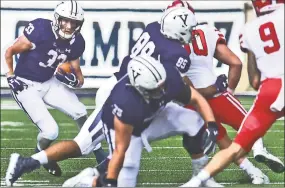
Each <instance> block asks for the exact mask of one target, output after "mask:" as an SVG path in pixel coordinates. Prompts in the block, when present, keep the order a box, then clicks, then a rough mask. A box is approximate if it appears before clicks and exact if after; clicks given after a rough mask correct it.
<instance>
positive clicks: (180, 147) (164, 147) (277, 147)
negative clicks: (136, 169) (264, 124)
mask: <svg viewBox="0 0 285 188" xmlns="http://www.w3.org/2000/svg"><path fill="white" fill-rule="evenodd" d="M102 148H103V149H108V147H102ZM151 148H152V149H184V147H182V146H152V147H151ZM266 148H269V149H284V147H280V146H271V147H270V146H269V147H266ZM27 149H28V150H29V149H32V150H34V149H35V148H13V147H12V148H6V147H2V148H1V150H27Z"/></svg>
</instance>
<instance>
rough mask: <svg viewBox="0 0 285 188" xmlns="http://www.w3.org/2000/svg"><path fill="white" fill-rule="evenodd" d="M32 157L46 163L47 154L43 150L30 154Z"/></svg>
mask: <svg viewBox="0 0 285 188" xmlns="http://www.w3.org/2000/svg"><path fill="white" fill-rule="evenodd" d="M32 158H33V159H35V160H37V161H39V162H40V164H41V165H43V164H47V163H48V158H47V154H46V152H45V151H44V150H43V151H40V152H39V153H36V154H34V155H32Z"/></svg>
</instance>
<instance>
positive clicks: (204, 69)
mask: <svg viewBox="0 0 285 188" xmlns="http://www.w3.org/2000/svg"><path fill="white" fill-rule="evenodd" d="M193 32H194V34H195V35H193V36H192V37H195V39H193V40H192V43H190V44H189V45H185V46H184V48H185V49H186V50H187V51H188V52H189V54H190V55H189V57H190V60H191V65H190V68H189V70H188V72H187V73H186V76H188V78H189V79H190V80H191V81H192V83H193V85H194V87H195V88H205V87H208V86H210V85H213V84H214V83H215V82H216V79H217V76H216V74H215V72H214V65H213V60H214V54H215V50H216V45H217V43H226V40H225V37H224V35H223V34H222V33H221V32H220V31H219V30H218V29H217V28H215V27H213V26H209V25H206V24H205V25H198V26H197V27H196V28H195V31H193Z"/></svg>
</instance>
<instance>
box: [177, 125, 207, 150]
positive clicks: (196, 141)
mask: <svg viewBox="0 0 285 188" xmlns="http://www.w3.org/2000/svg"><path fill="white" fill-rule="evenodd" d="M204 132H205V128H204V127H203V128H201V129H200V130H199V132H198V133H197V134H196V135H195V136H188V135H187V134H183V140H182V142H183V147H184V148H185V149H186V151H187V152H188V153H189V154H190V155H193V154H200V153H203V152H204V151H203V148H202V144H203V139H202V135H203V133H204Z"/></svg>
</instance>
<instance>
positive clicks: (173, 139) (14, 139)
mask: <svg viewBox="0 0 285 188" xmlns="http://www.w3.org/2000/svg"><path fill="white" fill-rule="evenodd" d="M70 139H71V138H61V139H56V140H57V141H62V140H70ZM19 140H21V141H35V140H36V138H1V141H19ZM169 140H171V141H182V138H180V137H179V138H171V137H170V138H169ZM169 140H168V141H169ZM280 140H281V141H284V138H280Z"/></svg>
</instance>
